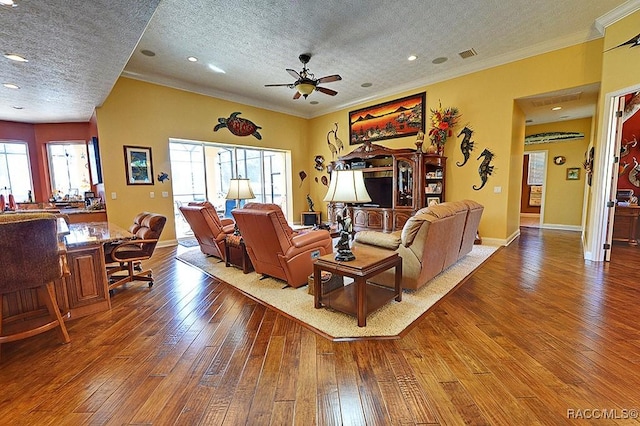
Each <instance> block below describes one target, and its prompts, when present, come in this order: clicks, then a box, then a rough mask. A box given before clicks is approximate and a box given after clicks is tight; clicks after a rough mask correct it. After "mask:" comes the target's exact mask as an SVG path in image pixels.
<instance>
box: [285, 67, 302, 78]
mask: <svg viewBox="0 0 640 426" xmlns="http://www.w3.org/2000/svg"><path fill="white" fill-rule="evenodd" d="M287 72H288V73H289V74H291V77H293V78H296V79H300V78H302V77H300V74H298V71H296V70H292V69H291V68H287Z"/></svg>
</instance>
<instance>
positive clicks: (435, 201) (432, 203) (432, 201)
mask: <svg viewBox="0 0 640 426" xmlns="http://www.w3.org/2000/svg"><path fill="white" fill-rule="evenodd" d="M438 204H440V198H438V197H427V207H431V206H436V205H438Z"/></svg>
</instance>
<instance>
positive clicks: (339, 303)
mask: <svg viewBox="0 0 640 426" xmlns="http://www.w3.org/2000/svg"><path fill="white" fill-rule="evenodd" d="M352 251H353V254H354V255H355V256H356V259H355V260H352V261H350V262H339V261H337V260H335V259H334V256H335V254H334V253H331V254H326V255H324V256H320V257H319V258H318V259H317V260H316V261H315V262H314V264H313V274H314V277H313V285H314V292H313V299H314V306H315V308H316V309H319V308H321V307H323V306H326V307H330V308H332V309H335V310H336V311H340V312H344V313H346V314H349V315H353V316H355V317H356V318H357V319H358V327H365V326H366V325H367V315H368V314H369V313H370V312H373V311H375V310H376V309H378V308H380V307H381V306H383V305H385V304H387V303H388V302H390V301H391V300H392V299H395V300H396V301H398V302H400V301H401V300H402V287H401V282H402V258H401V257H400V256H398V253H396V252H393V251H390V250H383V249H378V248H375V247H368V246H358V247H354V248H353V249H352ZM390 268H395V288H387V287H383V286H379V285H375V284H368V283H367V280H368V279H369V278H371V277H373V276H374V275H377V274H379V273H380V272H383V271H386V270H387V269H390ZM321 271H328V272H331V273H332V274H338V275H342V276H345V277H350V278H353V280H354V282H353V283H351V284H349V285H346V286H344V287H341V288H338V289H336V290H333V291H331V292H329V293H327V294H322V290H321V289H320V285H321V283H320V272H321Z"/></svg>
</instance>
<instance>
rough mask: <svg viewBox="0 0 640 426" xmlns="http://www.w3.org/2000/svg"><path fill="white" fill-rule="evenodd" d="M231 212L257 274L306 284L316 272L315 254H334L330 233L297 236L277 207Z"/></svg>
mask: <svg viewBox="0 0 640 426" xmlns="http://www.w3.org/2000/svg"><path fill="white" fill-rule="evenodd" d="M231 213H232V214H233V217H234V218H235V220H236V223H237V225H238V228H239V229H240V233H241V234H242V238H243V239H244V243H245V246H246V249H247V254H248V255H249V258H250V259H251V263H252V264H253V267H254V269H255V271H256V272H257V273H259V274H263V275H268V276H270V277H274V278H279V279H281V280H284V281H286V282H287V283H288V284H289V285H290V286H292V287H301V286H303V285H305V284H307V282H308V277H309V275H311V274H312V272H313V260H314V259H313V258H312V257H311V256H312V254H314V253H318V254H319V255H324V254H327V253H331V252H332V251H333V248H332V240H331V236H330V235H329V232H328V231H325V230H316V231H308V232H304V233H296V232H295V231H293V229H291V227H290V226H289V225H288V224H287V220H286V218H285V217H284V213H283V212H282V209H281V208H280V206H278V205H277V204H260V203H247V204H246V205H245V206H244V208H241V209H235V210H233V211H232V212H231Z"/></svg>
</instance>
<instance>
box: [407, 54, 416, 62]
mask: <svg viewBox="0 0 640 426" xmlns="http://www.w3.org/2000/svg"><path fill="white" fill-rule="evenodd" d="M416 59H418V57H417V56H416V55H409V57H408V58H407V60H408V61H415V60H416Z"/></svg>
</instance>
